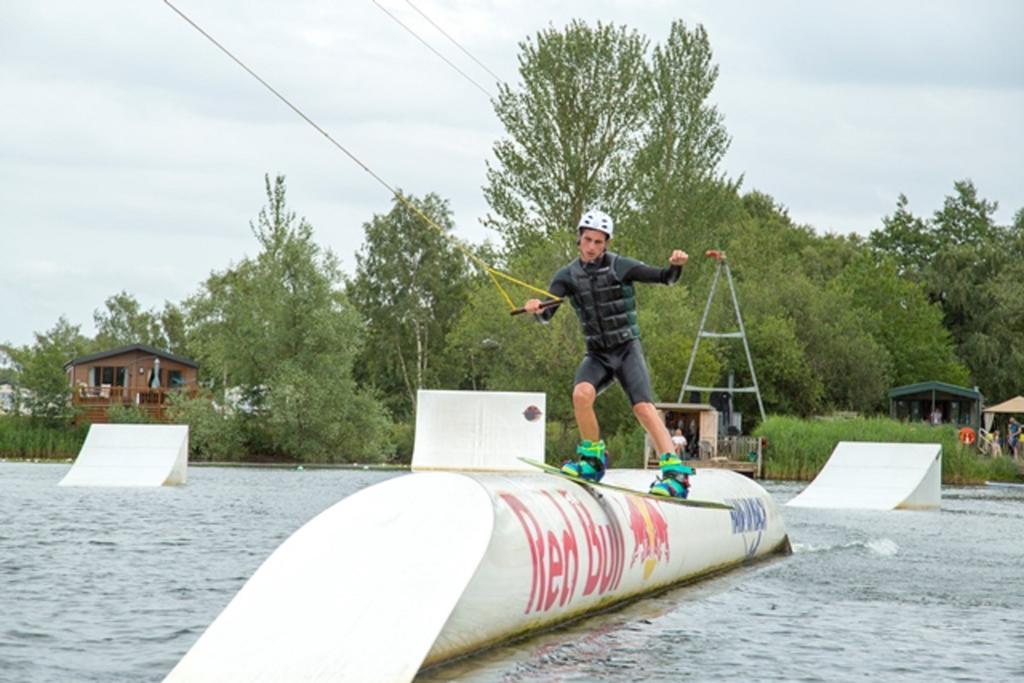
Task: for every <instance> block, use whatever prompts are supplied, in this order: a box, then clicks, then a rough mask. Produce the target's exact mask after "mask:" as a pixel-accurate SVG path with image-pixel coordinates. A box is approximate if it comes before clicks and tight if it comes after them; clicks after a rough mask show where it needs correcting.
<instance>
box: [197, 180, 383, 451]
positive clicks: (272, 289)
mask: <svg viewBox="0 0 1024 683" xmlns="http://www.w3.org/2000/svg"><path fill="white" fill-rule="evenodd" d="M266 193H267V206H266V207H264V208H263V209H262V210H261V211H260V213H259V217H258V218H257V220H256V222H255V223H253V224H251V228H252V231H253V235H254V236H255V237H256V240H257V242H258V243H259V246H260V252H259V254H258V255H257V256H256V257H255V258H247V259H244V260H243V261H242V262H240V263H239V264H238V265H237V266H235V267H234V268H231V269H229V270H227V271H225V272H223V273H214V274H212V275H211V276H210V277H209V278H208V279H207V281H206V282H205V283H204V284H203V287H202V289H201V291H200V292H199V293H198V294H197V295H195V296H194V297H192V298H190V299H189V301H187V302H186V311H187V319H188V322H189V327H190V329H191V330H192V334H191V338H190V343H191V345H192V348H194V349H195V353H196V355H197V356H198V358H199V360H200V361H201V362H202V364H203V368H204V370H205V371H206V372H207V376H208V377H209V378H212V379H213V381H214V383H215V385H219V387H220V388H221V389H227V388H231V389H233V391H234V392H236V393H237V394H238V395H239V396H240V397H241V399H242V400H241V401H240V403H239V406H240V410H241V415H242V416H243V418H242V419H247V420H248V427H249V433H250V434H253V435H255V436H254V437H253V438H254V441H253V442H252V443H250V444H249V447H250V449H252V450H255V451H263V452H270V453H274V454H279V455H288V456H292V457H295V458H298V459H301V460H321V461H323V460H327V461H336V460H353V459H379V458H380V457H382V456H383V455H386V454H387V451H388V449H389V446H388V443H387V441H388V432H389V420H388V417H387V415H386V412H385V411H384V409H383V407H382V406H381V405H380V404H379V402H378V401H377V400H376V399H375V398H374V397H373V396H372V395H369V394H367V393H366V392H363V391H360V390H359V389H358V388H357V386H356V384H355V380H354V379H353V376H352V368H353V364H354V363H355V360H356V358H357V356H358V353H359V349H360V345H361V341H362V340H361V336H360V319H359V315H358V312H357V311H356V310H355V309H354V308H353V306H352V305H351V304H350V303H349V302H348V299H347V297H346V296H345V294H344V292H343V291H342V289H341V274H340V271H339V269H338V263H337V259H336V258H335V257H334V255H333V254H331V253H330V252H325V251H323V250H322V249H321V248H320V247H319V246H318V245H317V244H316V243H315V242H314V241H313V228H312V226H311V225H310V224H309V223H307V222H306V220H305V219H301V220H299V219H297V218H296V215H295V214H294V213H293V212H291V211H289V210H288V208H287V204H286V200H285V182H284V177H283V176H278V177H277V178H276V179H275V181H274V182H273V184H271V181H270V178H269V177H267V178H266ZM225 393H226V392H225Z"/></svg>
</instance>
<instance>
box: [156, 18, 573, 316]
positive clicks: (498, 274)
mask: <svg viewBox="0 0 1024 683" xmlns="http://www.w3.org/2000/svg"><path fill="white" fill-rule="evenodd" d="M164 4H166V5H167V6H168V7H170V8H171V9H172V10H174V12H175V13H176V14H177V15H178V16H180V17H181V18H182V19H184V20H185V21H186V22H188V24H189V25H190V26H192V28H194V29H195V30H196V31H198V32H199V33H200V34H202V35H203V37H204V38H206V39H207V40H209V41H210V42H211V43H213V44H214V45H216V46H217V48H218V49H220V51H221V52H223V53H224V54H226V55H227V56H228V57H230V58H231V60H232V61H234V62H235V64H238V66H240V67H242V68H243V69H245V71H246V73H248V74H249V75H250V76H252V77H253V78H255V79H256V80H257V81H259V82H260V84H261V85H263V87H265V88H266V89H267V90H269V91H270V92H271V93H273V94H274V96H275V97H277V99H279V100H281V101H282V102H284V103H285V105H287V106H288V108H289V109H291V110H292V111H293V112H295V113H296V114H298V115H299V116H300V117H301V118H302V120H303V121H305V122H306V123H308V124H309V125H311V126H312V127H313V128H315V129H316V130H317V132H319V133H320V134H321V135H323V136H324V137H325V138H327V140H328V141H330V143H331V144H333V145H334V146H335V147H337V148H338V149H340V150H341V151H342V152H343V153H344V154H345V155H346V156H347V157H348V158H349V159H351V160H352V161H354V162H355V163H356V164H358V165H359V167H360V168H362V169H363V170H364V171H366V172H367V173H369V174H370V176H371V177H372V178H373V179H374V180H376V181H377V182H378V183H380V184H381V185H383V186H384V187H385V188H387V190H388V191H389V192H390V193H391V194H392V195H393V196H394V197H395V199H397V200H398V201H400V202H401V203H402V204H403V205H404V206H406V207H407V208H409V209H410V210H412V212H413V213H415V214H416V215H417V216H419V217H420V218H421V219H422V220H423V222H424V223H426V224H427V225H429V226H430V227H432V228H434V229H435V230H437V232H438V234H439V235H440V236H441V237H443V238H444V239H447V240H449V241H450V242H451V243H452V244H453V245H454V246H455V247H456V248H457V249H458V250H459V251H461V252H462V253H463V254H464V255H465V256H466V258H468V259H469V260H470V261H471V262H472V263H473V264H475V265H476V266H477V267H479V268H480V269H481V270H483V271H484V272H485V273H487V275H488V276H490V278H491V281H492V282H494V286H495V287H497V288H498V292H499V293H500V294H501V296H502V298H503V299H505V302H506V303H508V305H509V306H510V307H511V308H512V309H513V311H512V312H513V313H516V312H521V309H517V308H516V305H515V303H514V302H513V301H512V297H510V296H509V295H508V292H506V291H505V288H504V287H502V286H501V283H500V282H499V281H498V278H502V279H504V280H508V281H509V282H512V283H514V284H517V285H520V286H522V287H525V288H526V289H529V290H530V291H532V292H536V293H537V294H541V295H543V296H546V297H548V298H549V299H550V300H551V301H548V302H545V303H546V304H551V303H554V302H557V301H561V298H560V297H557V296H555V295H554V294H552V293H551V292H549V291H547V290H545V289H541V288H540V287H534V286H533V285H531V284H528V283H526V282H523V281H522V280H519V279H517V278H514V277H512V276H511V275H509V274H508V273H504V272H502V271H500V270H498V269H497V268H494V267H493V266H491V265H489V264H488V263H487V262H485V261H484V260H483V259H481V258H480V257H479V256H477V255H476V254H474V253H473V252H472V251H470V250H469V249H467V248H466V247H465V246H464V245H463V244H462V243H461V242H460V241H459V240H458V239H457V238H456V237H454V236H453V235H449V234H447V233H445V231H444V228H442V227H441V226H440V225H438V224H437V223H436V222H434V221H433V220H431V219H430V217H429V216H427V215H426V214H425V213H423V212H422V211H420V209H419V208H418V207H417V206H416V205H415V204H413V203H412V202H411V201H409V200H408V199H406V198H405V197H404V196H403V195H402V193H401V192H399V191H398V190H396V189H395V188H393V187H392V186H391V185H390V184H388V183H387V181H385V180H384V179H383V178H381V177H380V176H379V175H377V174H376V173H374V172H373V171H372V170H371V169H370V167H369V166H367V165H366V164H364V163H363V162H362V161H360V160H359V158H358V157H356V155H354V154H353V153H352V152H350V151H348V150H347V149H346V148H345V147H344V146H343V145H342V144H341V143H339V142H338V141H337V140H335V139H334V138H333V137H331V135H330V133H328V132H327V131H326V130H324V129H323V128H321V127H320V126H319V125H317V123H316V122H315V121H313V119H311V118H309V117H308V116H306V114H305V113H303V112H302V110H301V109H299V108H298V107H296V106H295V105H294V104H292V103H291V102H290V101H288V99H287V98H286V97H285V96H284V95H282V94H281V93H279V92H278V91H277V90H275V89H274V87H273V86H272V85H270V84H269V83H267V82H266V81H265V80H263V79H262V78H261V77H260V76H259V74H257V73H256V72H255V71H253V70H252V69H250V68H249V67H248V66H246V65H245V63H244V62H242V60H240V59H239V58H238V57H236V56H235V55H233V54H232V53H231V51H230V50H228V49H227V48H226V47H224V46H223V45H221V44H220V43H219V42H217V40H216V39H215V38H214V37H213V36H211V35H210V34H209V33H207V32H206V31H204V30H203V29H202V27H200V26H199V24H197V23H196V22H194V21H192V20H191V19H190V18H189V17H188V16H187V15H186V14H185V13H184V12H182V11H181V10H180V9H178V8H177V7H175V6H174V5H173V4H171V2H170V0H164Z"/></svg>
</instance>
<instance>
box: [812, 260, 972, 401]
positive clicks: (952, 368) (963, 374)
mask: <svg viewBox="0 0 1024 683" xmlns="http://www.w3.org/2000/svg"><path fill="white" fill-rule="evenodd" d="M830 286H831V287H833V288H834V289H836V290H837V291H846V292H849V294H850V295H851V300H852V301H853V305H854V306H855V307H856V311H857V315H858V316H859V317H860V318H861V320H862V321H863V322H864V324H865V327H866V328H867V329H868V331H869V332H870V334H871V336H872V338H874V339H875V340H877V341H879V342H880V343H881V344H882V345H883V346H884V347H885V349H886V351H887V352H888V354H889V357H890V358H891V359H892V373H893V374H892V382H893V384H895V385H897V386H901V385H906V384H914V383H916V382H924V381H929V380H938V381H942V382H948V383H950V384H958V385H964V384H967V383H968V381H969V373H968V371H967V368H966V367H964V365H963V364H962V363H961V362H960V361H959V359H957V357H956V347H955V346H954V344H953V340H952V337H951V336H950V334H949V331H948V330H947V329H946V328H945V327H943V324H942V309H941V308H940V307H939V306H937V305H935V304H933V303H931V302H929V301H928V298H927V296H926V295H925V291H924V288H923V287H922V286H921V285H920V284H918V283H916V282H911V281H909V280H906V279H903V278H900V277H899V266H897V262H896V260H895V259H892V258H884V259H882V260H876V258H875V257H874V256H873V255H872V254H870V253H867V252H863V253H861V254H860V255H858V257H857V258H856V259H855V260H854V261H852V262H851V263H850V264H849V265H848V266H847V267H846V268H844V269H842V270H841V271H840V272H839V273H838V274H837V276H836V277H835V278H834V280H833V281H832V283H831V285H830Z"/></svg>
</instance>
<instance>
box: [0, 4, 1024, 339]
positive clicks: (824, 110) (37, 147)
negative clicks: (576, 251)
mask: <svg viewBox="0 0 1024 683" xmlns="http://www.w3.org/2000/svg"><path fill="white" fill-rule="evenodd" d="M172 1H173V2H174V4H175V5H176V6H177V7H178V8H179V9H180V10H181V11H183V12H184V13H185V14H187V15H189V16H190V17H191V18H192V19H193V21H195V22H196V23H198V24H199V25H200V26H202V27H203V28H204V29H205V30H206V31H207V32H208V33H210V34H211V35H213V36H214V37H215V38H216V39H217V40H218V41H220V42H221V43H222V44H224V45H225V46H226V47H227V48H228V49H230V50H231V51H232V52H234V53H235V54H236V55H237V56H238V57H239V58H240V59H242V60H243V61H244V62H246V63H247V64H248V65H249V66H250V67H251V68H252V69H254V70H255V71H256V72H257V73H259V74H260V75H261V76H262V77H263V78H264V79H265V80H267V81H268V82H269V83H270V84H271V85H273V86H274V87H275V88H277V89H278V90H279V91H280V92H281V93H282V94H284V95H285V96H286V97H287V98H289V99H290V100H291V101H292V102H293V103H295V104H296V105H297V106H298V107H299V108H300V109H302V110H304V111H305V112H306V114H307V115H309V116H310V117H311V118H312V119H313V120H314V121H316V122H317V123H318V124H319V125H320V126H321V127H323V128H324V129H325V130H327V131H328V132H330V133H331V135H332V136H333V137H334V138H335V139H337V140H338V141H339V142H340V143H341V144H343V145H345V146H346V147H347V148H348V149H349V150H350V151H352V152H353V153H354V154H355V155H356V156H357V157H359V158H360V159H361V160H362V161H363V162H364V163H365V164H367V165H368V166H369V167H370V168H371V169H373V171H374V172H375V173H377V174H379V175H380V176H381V177H383V178H384V179H385V180H387V182H389V183H390V184H392V185H393V186H397V187H399V188H401V189H402V190H403V191H405V192H408V193H411V194H414V195H423V194H426V193H427V192H436V193H438V194H440V195H441V196H443V197H445V198H447V199H449V200H450V202H451V206H452V208H453V211H454V214H455V219H456V233H457V234H458V235H459V236H460V237H461V238H463V239H466V240H468V241H471V242H481V241H483V240H484V239H486V238H488V237H491V236H493V235H492V234H491V233H489V231H488V230H486V229H485V228H484V227H482V225H481V223H480V219H481V218H482V217H483V216H484V215H485V214H486V213H487V205H486V202H485V201H484V199H483V193H482V190H481V188H482V186H483V185H484V181H485V171H486V166H485V164H486V161H487V160H488V159H489V158H492V155H491V149H492V145H493V144H494V142H495V141H496V140H498V139H500V138H501V137H502V135H503V131H502V128H501V126H500V124H499V122H498V121H497V119H496V118H495V116H494V112H493V109H492V106H491V103H490V101H489V100H488V98H487V96H486V95H485V94H484V93H483V92H481V91H480V90H479V89H478V88H477V87H476V86H474V85H473V84H472V83H470V82H469V81H468V80H466V79H465V78H464V77H463V76H461V75H459V73H458V72H456V71H455V70H454V69H453V68H452V67H451V66H449V65H447V64H445V62H444V61H442V60H441V59H440V58H439V57H437V56H435V55H434V54H433V53H432V52H430V51H429V50H428V49H427V48H426V47H424V45H423V44H422V43H421V42H419V41H418V40H417V39H416V38H415V37H413V36H412V35H410V34H409V33H408V32H407V31H406V30H405V29H403V28H402V27H401V26H399V25H398V24H397V23H396V22H395V20H394V19H392V18H391V17H390V16H388V14H386V13H385V12H384V11H383V10H382V9H380V6H383V7H384V8H386V9H387V10H388V12H391V13H392V14H393V15H394V16H395V17H397V18H398V19H400V20H401V21H402V22H403V23H405V24H406V25H407V26H408V27H409V28H411V29H412V30H413V31H415V32H416V33H417V34H418V35H419V36H421V37H422V38H423V39H424V40H426V41H427V42H428V43H430V45H431V46H433V47H434V48H435V49H437V50H438V51H440V52H442V53H443V54H444V55H445V56H446V57H448V58H449V59H450V60H451V61H452V62H454V63H455V64H456V65H457V66H458V67H459V68H460V69H462V70H463V71H465V72H466V73H467V74H468V75H469V76H470V77H472V78H473V79H474V80H476V81H477V82H479V83H480V84H482V85H483V86H484V87H485V88H487V89H490V90H491V91H492V92H493V80H494V79H493V78H492V77H491V76H489V75H488V74H487V72H486V71H484V70H483V69H481V68H480V67H478V66H477V65H476V64H474V63H473V62H472V61H471V60H470V59H469V58H468V57H466V56H465V55H464V54H463V53H462V52H460V50H459V49H458V48H457V47H456V46H455V45H453V44H452V43H451V42H449V41H448V39H447V38H445V37H444V36H443V35H442V34H441V33H439V32H438V31H437V29H435V28H434V27H432V26H431V25H430V24H429V23H428V22H427V21H426V20H424V19H423V17H422V16H421V15H420V14H419V13H418V12H417V9H418V10H420V11H421V12H423V13H424V14H426V15H427V16H428V17H430V18H431V19H432V20H433V21H434V23H436V24H437V25H439V26H441V27H442V28H443V29H444V30H445V31H446V32H447V33H448V34H450V35H451V36H453V37H454V38H455V39H456V40H457V41H458V42H459V43H460V44H461V45H462V46H464V47H465V48H466V49H467V50H469V51H470V52H471V53H472V54H473V55H474V56H475V57H476V58H477V59H479V60H480V61H481V62H482V63H483V64H485V65H486V66H487V67H488V68H489V69H490V70H491V71H493V72H495V73H496V74H497V75H498V76H499V77H501V78H502V79H503V80H505V81H506V82H508V83H510V84H513V85H514V84H516V83H517V82H518V80H519V79H518V72H517V55H518V51H519V44H520V43H521V42H522V41H523V40H524V39H526V38H527V37H528V36H531V35H534V34H536V33H537V32H538V31H540V30H544V29H546V28H549V27H552V26H553V27H557V28H560V27H563V26H565V25H566V24H567V23H568V22H569V21H571V20H573V19H583V20H586V21H588V22H591V23H593V22H596V21H603V22H606V23H614V24H624V25H627V26H629V27H632V28H635V29H637V30H638V31H640V32H642V33H644V34H645V35H647V36H648V37H649V38H650V39H651V41H652V42H660V41H662V40H663V39H664V38H665V37H666V36H667V35H668V30H669V26H670V23H671V22H672V21H673V20H675V19H682V20H683V21H684V22H686V24H687V26H689V27H693V26H695V25H697V24H702V25H703V26H704V27H705V28H706V29H707V31H708V35H709V39H710V42H711V47H712V50H713V52H714V59H715V62H716V63H717V64H718V66H719V69H720V73H719V78H718V83H717V85H716V88H715V90H714V91H713V93H712V95H711V98H710V99H711V103H712V104H714V105H715V106H716V107H717V108H718V109H719V111H720V112H721V114H722V115H723V116H724V123H725V126H726V129H727V130H728V132H729V134H730V135H731V138H732V143H731V146H730V148H729V151H728V153H727V154H726V157H725V160H724V162H723V165H724V168H723V170H725V171H726V173H728V174H729V175H730V176H731V177H734V178H735V177H739V176H742V177H743V185H742V188H743V190H745V191H748V190H759V191H762V192H766V193H768V194H770V195H772V197H773V198H774V199H775V200H776V201H777V202H779V203H780V204H782V205H783V206H785V207H786V208H787V209H788V211H789V215H790V216H791V218H793V220H795V221H796V222H798V223H801V224H807V225H811V226H813V227H814V229H815V230H816V231H818V232H819V233H822V234H824V233H828V232H832V233H844V234H845V233H859V234H864V235H866V234H868V233H869V232H870V231H871V230H874V229H877V228H879V227H881V221H882V219H883V217H885V216H886V215H889V214H891V213H892V212H893V210H894V208H895V206H896V201H897V197H898V196H899V195H900V194H901V193H902V194H905V195H906V196H907V197H908V199H909V208H910V210H911V211H912V212H914V213H915V214H918V215H925V216H928V215H931V214H932V213H933V212H934V211H936V210H937V209H939V208H941V206H942V202H943V198H944V197H945V196H947V195H950V194H952V193H953V184H954V182H956V181H958V180H961V179H965V178H969V179H971V180H972V181H973V182H974V183H975V185H976V186H977V188H978V190H979V193H980V194H981V196H982V197H984V198H986V199H988V200H993V201H996V202H998V203H999V209H998V211H997V213H996V221H997V222H998V223H1000V224H1009V223H1010V222H1011V221H1012V219H1013V215H1014V214H1015V213H1016V212H1017V211H1018V210H1020V209H1021V208H1024V125H1022V121H1024V115H1022V112H1024V41H1021V40H1020V39H1019V36H1020V31H1019V29H1020V27H1021V26H1022V25H1024V3H1021V2H1017V1H1016V0H1005V1H996V0H964V1H960V0H957V1H945V2H943V1H941V0H928V1H924V0H921V1H916V2H915V1H910V0H907V1H900V0H887V1H885V2H873V1H865V2H856V3H853V2H843V3H839V2H832V3H826V2H812V1H810V0H800V1H797V0H791V1H782V0H778V1H772V2H754V1H752V0H751V1H748V2H738V1H734V2H715V1H710V0H709V1H703V0H699V1H693V2H691V1H686V0H674V1H660V0H651V1H642V0H632V1H628V2H627V1H625V0H618V1H615V0H561V1H560V2H558V3H552V2H544V1H542V0H412V3H411V4H410V2H409V0H378V2H379V5H380V6H378V4H377V3H375V2H374V0H335V1H333V2H330V1H328V0H291V1H289V2H283V1H280V0H279V1H278V2H270V1H269V0H249V1H246V2H242V1H241V0H231V1H227V0H224V1H218V2H210V1H207V2H200V1H199V0H172ZM0 93H2V94H0V97H2V101H3V106H0V342H9V343H13V344H19V345H20V344H31V343H32V342H33V340H34V336H33V333H36V332H44V331H46V330H48V329H50V328H52V327H53V326H54V324H55V323H56V322H57V320H58V318H59V317H60V316H65V317H66V318H67V319H68V320H69V321H70V322H71V323H72V324H75V325H80V326H81V328H82V332H83V333H85V334H87V335H92V334H93V333H94V332H95V328H94V325H93V313H94V311H96V310H97V309H100V308H102V307H103V302H104V301H105V300H106V299H107V298H108V297H110V296H112V295H113V294H116V293H118V292H120V291H127V292H129V293H130V294H132V295H134V296H135V297H136V299H138V300H139V302H140V303H141V304H142V306H143V307H144V308H147V309H161V308H163V306H164V303H165V302H167V301H171V302H175V303H178V302H181V301H182V300H184V299H185V298H186V297H188V296H190V295H192V294H194V293H196V292H197V291H198V289H199V287H200V284H201V283H202V282H203V281H204V280H205V279H206V277H207V276H208V275H209V274H210V273H211V272H212V271H223V270H225V269H227V268H229V267H231V266H232V265H233V264H236V263H238V262H239V261H240V260H242V259H243V258H245V257H247V256H252V255H255V253H256V251H257V245H256V242H255V240H254V238H253V236H252V232H251V230H250V227H249V223H250V221H252V220H254V219H255V218H256V216H257V214H258V213H259V210H260V208H261V207H262V206H263V205H264V202H265V194H264V186H263V177H264V174H267V173H269V174H271V176H274V175H277V174H283V175H285V176H286V178H287V185H288V201H289V204H290V206H291V208H292V210H294V211H295V212H296V213H297V214H298V215H299V216H304V217H305V218H306V219H307V220H308V221H309V222H310V223H311V224H312V225H313V227H314V229H315V236H316V239H317V241H318V242H319V243H320V244H321V245H323V246H324V247H326V248H329V249H331V250H332V251H333V252H334V253H336V254H337V255H338V256H339V257H340V259H341V264H342V268H343V269H344V270H345V271H346V272H349V273H351V272H353V271H354V268H355V264H356V261H355V253H356V252H357V251H358V249H359V247H360V245H361V244H362V239H363V228H362V226H363V224H364V223H365V222H367V221H368V220H369V219H370V218H371V217H372V216H373V215H374V214H382V213H386V212H387V211H388V210H389V209H390V206H391V197H390V195H389V194H388V192H387V190H385V189H384V188H383V187H381V186H380V185H378V184H377V182H376V181H375V180H373V178H371V177H370V176H369V175H368V174H367V173H366V172H365V171H363V170H362V169H361V168H360V167H359V166H357V165H356V164H355V163H353V162H352V161H351V160H350V159H348V158H347V157H346V156H345V155H344V154H342V153H341V152H339V151H338V150H337V149H336V148H335V147H333V146H332V145H331V144H330V143H329V142H328V141H327V140H326V139H325V138H324V137H322V136H321V135H320V134H319V133H318V132H316V131H315V130H314V129H313V128H311V127H310V126H309V125H308V124H307V123H305V122H304V121H302V120H301V119H300V118H298V117H297V116H296V115H295V114H294V113H293V112H292V111H290V110H289V109H288V108H286V107H285V106H284V105H283V104H282V103H281V102H280V101H278V100H277V99H275V98H274V97H273V96H272V95H271V94H270V93H268V92H267V91H266V90H265V89H264V88H263V87H262V86H260V85H259V83H257V82H256V81H255V80H254V79H252V77H250V76H249V75H248V74H246V73H245V72H244V71H242V70H241V69H240V68H239V67H238V66H237V65H236V64H235V63H233V62H232V61H231V60H230V59H228V58H227V57H226V56H225V55H224V54H223V53H221V52H219V51H218V50H217V49H216V48H215V47H214V46H213V45H211V44H210V43H209V42H208V41H207V40H206V39H205V38H203V37H202V36H201V35H200V34H199V33H197V32H196V31H195V29H193V28H192V27H190V26H189V25H188V24H187V23H185V22H184V21H183V20H182V19H181V18H180V17H179V16H178V15H177V14H175V13H174V12H173V11H172V10H171V8H170V7H168V6H167V5H166V4H165V3H164V2H162V1H161V0H121V1H112V0H96V1H94V2H90V3H81V2H76V1H68V0H48V1H46V2H30V1H28V0H4V2H3V5H2V8H0ZM682 242H683V243H682V244H681V245H680V246H681V247H682V248H684V249H687V250H689V251H691V252H699V251H702V250H703V249H705V248H707V246H708V245H698V244H689V243H687V242H686V240H685V226H684V236H683V238H682Z"/></svg>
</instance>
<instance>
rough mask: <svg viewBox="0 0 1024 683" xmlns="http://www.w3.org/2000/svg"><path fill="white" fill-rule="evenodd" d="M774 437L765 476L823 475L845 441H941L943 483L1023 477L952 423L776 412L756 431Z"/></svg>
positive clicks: (804, 477)
mask: <svg viewBox="0 0 1024 683" xmlns="http://www.w3.org/2000/svg"><path fill="white" fill-rule="evenodd" d="M756 435H757V436H763V437H765V438H767V439H768V448H767V450H766V451H765V476H766V477H767V478H769V479H798V480H805V481H809V480H811V479H813V478H814V477H815V475H817V474H818V472H819V471H820V470H821V468H822V467H824V465H825V463H826V462H827V461H828V458H829V456H830V455H832V451H833V450H834V449H835V447H836V444H838V443H839V442H840V441H880V442H894V443H941V444H942V483H943V484H983V483H985V482H986V481H1019V475H1018V474H1017V466H1016V464H1015V463H1014V462H1013V461H1012V460H1011V459H1010V458H1007V457H1002V458H988V457H982V456H979V455H978V454H977V451H976V450H974V449H973V448H967V447H965V446H964V445H963V444H961V443H960V441H959V440H958V439H957V432H956V430H955V429H954V428H953V427H951V426H948V425H943V426H940V427H932V426H931V425H925V424H908V423H906V422H898V421H896V420H890V419H888V418H835V419H811V420H803V419H799V418H793V417H779V416H773V417H770V418H768V419H767V420H766V421H765V422H764V424H762V425H761V426H760V427H759V428H758V429H757V430H756Z"/></svg>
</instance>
